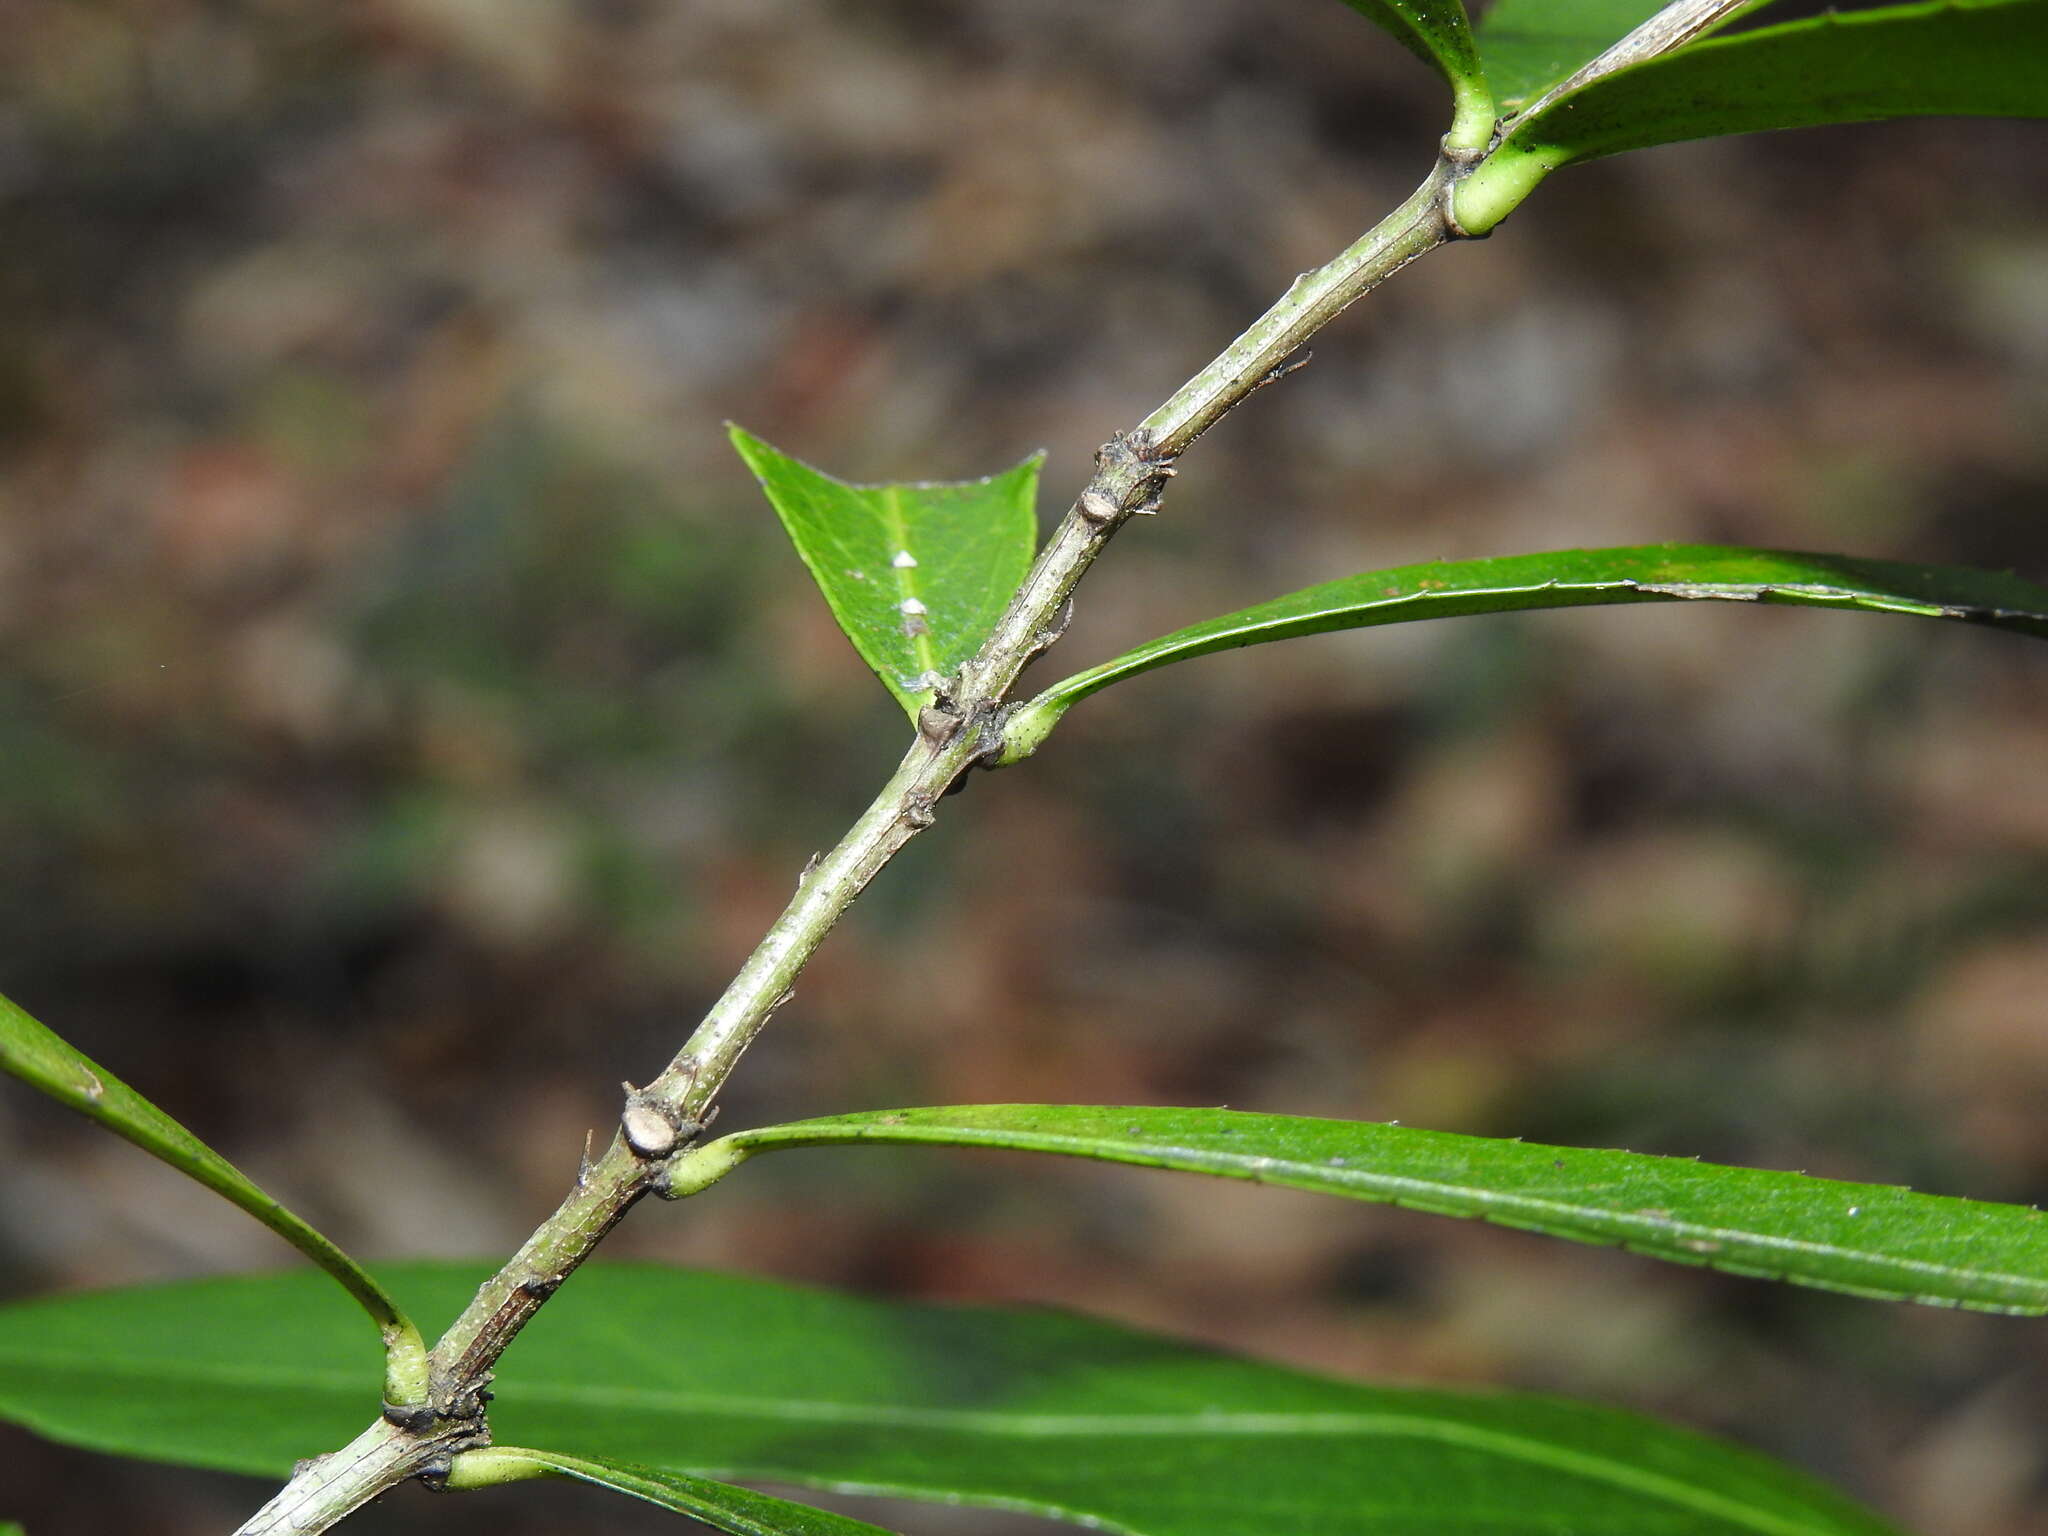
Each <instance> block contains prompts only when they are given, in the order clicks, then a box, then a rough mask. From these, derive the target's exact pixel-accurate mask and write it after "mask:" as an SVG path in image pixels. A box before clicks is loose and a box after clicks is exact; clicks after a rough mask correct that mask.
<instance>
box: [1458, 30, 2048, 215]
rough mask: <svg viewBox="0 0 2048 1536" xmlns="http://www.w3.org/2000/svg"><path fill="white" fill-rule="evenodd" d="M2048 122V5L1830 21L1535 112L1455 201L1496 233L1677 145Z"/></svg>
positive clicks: (1676, 57)
mask: <svg viewBox="0 0 2048 1536" xmlns="http://www.w3.org/2000/svg"><path fill="white" fill-rule="evenodd" d="M1950 116H1955V117H2044V116H2048V0H1930V3H1927V4H1922V5H1894V6H1885V7H1883V8H1881V9H1877V10H1868V11H1851V12H1846V13H1843V14H1835V13H1832V12H1830V13H1829V14H1827V15H1823V16H1816V17H1813V18H1811V19H1810V20H1806V21H1794V22H1787V23H1785V24H1784V25H1782V26H1776V27H1766V28H1762V29H1760V30H1758V31H1755V32H1748V33H1744V34H1742V35H1740V36H1736V37H1721V38H1713V39H1710V40H1708V41H1706V42H1701V43H1695V44H1693V45H1691V46H1690V47H1686V48H1682V49H1680V50H1679V51H1677V52H1675V53H1671V54H1668V55H1666V56H1664V57H1662V58H1657V59H1653V60H1651V61H1650V62H1648V63H1645V64H1640V65H1636V66H1634V67H1632V68H1629V69H1624V70H1620V71H1618V72H1616V73H1613V74H1609V75H1604V76H1602V77H1601V78H1600V79H1598V80H1595V81H1593V82H1592V83H1591V84H1589V85H1587V86H1585V87H1584V88H1582V89H1579V90H1575V91H1569V92H1566V93H1564V94H1561V95H1559V96H1556V97H1554V98H1552V99H1550V100H1549V101H1548V102H1547V103H1545V104H1544V105H1543V106H1542V109H1541V110H1539V111H1534V112H1530V113H1527V114H1525V115H1524V117H1523V118H1522V119H1521V120H1520V121H1518V122H1517V124H1516V125H1515V127H1514V129H1513V130H1512V131H1511V132H1510V133H1509V134H1508V136H1507V138H1506V139H1505V140H1504V141H1503V142H1502V143H1501V145H1500V147H1499V148H1498V149H1496V150H1495V151H1494V152H1493V154H1491V155H1490V156H1488V157H1487V159H1486V161H1485V162H1484V163H1483V164H1482V165H1480V166H1479V168H1478V169H1477V170H1475V171H1474V172H1473V173H1472V175H1471V176H1469V177H1468V178H1466V180H1465V181H1464V182H1462V183H1461V184H1460V185H1459V187H1458V189H1457V193H1456V200H1455V207H1456V212H1457V216H1458V222H1459V223H1460V224H1461V225H1462V226H1463V227H1464V228H1465V229H1466V230H1467V231H1468V232H1470V233H1473V234H1482V233H1484V232H1485V231H1487V230H1489V229H1491V228H1492V227H1493V226H1494V225H1495V224H1496V223H1498V222H1499V221H1500V219H1501V218H1502V217H1503V216H1505V215H1506V213H1507V212H1508V211H1509V210H1510V209H1512V208H1513V207H1514V206H1515V205H1516V204H1517V203H1519V202H1520V201H1521V200H1522V199H1523V198H1524V197H1526V196H1527V195H1528V193H1529V190H1530V189H1531V188H1532V187H1534V186H1535V184H1536V183H1537V182H1538V181H1539V180H1541V179H1542V178H1543V177H1544V176H1546V175H1548V174H1549V173H1550V172H1551V171H1554V170H1556V169H1557V168H1558V167H1560V166H1563V165H1569V164H1572V163H1573V162H1575V161H1580V160H1590V159H1593V158H1595V157H1597V156H1600V155H1612V154H1617V153H1619V152H1620V151H1622V150H1628V149H1642V148H1645V147H1646V146H1649V145H1652V144H1668V143H1671V142H1673V141H1675V140H1678V139H1699V138H1708V137H1712V136H1715V135H1719V134H1728V133H1756V132H1759V131H1761V130H1764V129H1771V128H1804V127H1812V126H1815V125H1818V124H1822V123H1856V122H1870V121H1873V120H1876V119H1880V118H1889V117H1950Z"/></svg>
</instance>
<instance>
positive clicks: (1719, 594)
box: [1003, 6, 2048, 763]
mask: <svg viewBox="0 0 2048 1536" xmlns="http://www.w3.org/2000/svg"><path fill="white" fill-rule="evenodd" d="M2044 9H2048V6H2044ZM1703 599H1705V600H1720V601H1728V602H1751V603H1793V604H1799V605H1802V606H1807V607H1815V608H1853V609H1863V610H1867V611H1870V612H1876V613H1903V614H1911V615H1915V616H1918V617H1921V618H1930V619H1958V620H1962V621H1964V622H1966V623H1972V624H1987V625H1990V626H1992V627H1993V628H1997V629H2009V630H2015V631H2017V632H2019V633H2021V634H2027V635H2037V636H2044V637H2048V587H2041V586H2037V585H2035V584H2034V583H2032V582H2028V581H2022V580H2020V579H2019V578H2018V577H2015V576H2008V575H2003V574H2001V573H1999V572H1996V571H1977V570H1968V569H1964V568H1961V567H1956V566H1933V565H1903V564H1900V563H1898V562H1896V561H1891V560H1860V559H1856V558H1854V557H1852V556H1848V555H1812V554H1797V553H1790V552H1786V551H1780V550H1768V549H1729V548H1721V547H1718V546H1714V545H1704V544H1649V545H1642V546H1639V547H1630V548H1621V549H1568V550H1560V551H1558V552H1556V553H1554V554H1542V555H1510V556H1507V557H1505V558H1502V559H1497V560H1456V561H1445V562H1438V563H1432V564H1428V565H1407V566H1401V567H1399V568H1398V569H1395V570H1387V571H1368V572H1366V573H1364V574H1363V575H1359V576H1346V577H1344V578H1342V579H1341V580H1338V581H1330V582H1324V583H1323V584H1322V585H1321V586H1315V587H1306V588H1303V589H1302V590H1301V591H1299V592H1293V593H1289V594H1288V595H1287V596H1286V597H1277V598H1274V599H1273V600H1272V601H1271V602H1266V603H1261V604H1259V605H1258V606H1257V607H1254V608H1244V609H1240V610H1239V611H1238V612H1236V613H1230V614H1225V615H1224V616H1223V617H1221V618H1217V619H1210V620H1208V621H1207V622H1205V623H1201V624H1194V625H1190V626H1189V627H1188V628H1186V629H1181V630H1175V631H1174V632H1173V633H1172V634H1170V635H1164V636H1162V637H1160V638H1159V639H1157V640H1153V641H1150V642H1148V643H1147V644H1145V645H1141V646H1139V647H1137V648H1136V649H1135V650H1130V651H1126V652H1124V654H1123V655H1121V656H1118V657H1116V658H1114V659H1113V660H1110V661H1106V662H1104V663H1102V665H1100V666H1098V667H1090V668H1089V669H1088V670H1087V671H1085V672H1077V673H1075V674H1074V675H1073V676H1072V677H1069V678H1065V679H1063V680H1062V681H1060V682H1057V683H1055V684H1053V686H1052V687H1050V688H1048V689H1046V691H1045V692H1044V693H1041V694H1040V695H1039V696H1038V697H1037V698H1035V699H1033V700H1032V701H1031V702H1030V703H1029V704H1026V705H1025V706H1024V707H1023V708H1022V709H1020V710H1019V711H1018V712H1017V713H1016V714H1015V715H1013V716H1012V717H1011V719H1010V723H1009V725H1008V727H1007V729H1006V732H1005V734H1006V736H1007V738H1008V741H1009V746H1008V748H1007V749H1006V750H1005V752H1004V754H1003V761H1004V762H1006V763H1007V762H1015V761H1017V760H1018V759H1019V758H1022V757H1026V756H1029V755H1030V753H1031V752H1033V751H1035V750H1036V749H1037V746H1038V744H1039V743H1040V742H1041V741H1043V740H1044V739H1045V737H1046V735H1047V734H1048V733H1049V732H1050V731H1051V730H1052V728H1053V726H1054V725H1056V724H1057V723H1058V721H1059V718H1060V716H1061V715H1063V714H1064V713H1065V712H1066V711H1067V709H1068V708H1069V707H1070V706H1071V705H1072V704H1073V703H1074V702H1075V701H1076V700H1078V699H1085V698H1086V697H1087V696H1088V695H1089V694H1091V693H1096V692H1099V691H1100V690H1102V689H1104V688H1107V687H1108V686H1109V685H1110V684H1111V683H1116V682H1121V681H1122V680H1123V679H1125V678H1127V677H1135V676H1136V675H1137V674H1138V673H1140V672H1149V671H1151V670H1152V669H1153V668H1154V667H1163V666H1166V665H1168V664H1169V663H1172V662H1176V661H1186V660H1188V659H1189V658H1190V657H1194V656H1206V655H1208V654H1210V653H1211V652H1214V651H1225V650H1232V649H1235V648H1237V647H1239V646H1246V645H1259V644H1263V643H1264V642H1266V641H1269V640H1287V639H1292V638H1294V637H1295V636H1298V635H1318V634H1324V633H1327V632H1329V631H1331V630H1338V629H1360V628H1364V627H1366V626H1369V625H1374V624H1399V623H1406V622H1408V621H1410V620H1414V619H1440V618H1452V617H1456V616H1460V615H1465V614H1477V613H1504V612H1507V611H1509V610H1512V609H1521V608H1576V607H1585V606H1590V605H1595V604H1611V603H1670V602H1693V601H1699V600H1703Z"/></svg>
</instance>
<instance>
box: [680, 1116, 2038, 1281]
mask: <svg viewBox="0 0 2048 1536" xmlns="http://www.w3.org/2000/svg"><path fill="white" fill-rule="evenodd" d="M721 1140H722V1141H723V1142H725V1143H728V1144H730V1147H731V1148H732V1149H734V1150H736V1151H738V1152H739V1153H740V1154H742V1155H744V1154H746V1153H751V1152H757V1151H766V1150H768V1149H770V1148H773V1147H791V1146H799V1147H803V1146H832V1145H852V1144H855V1143H924V1144H938V1145H943V1146H962V1147H967V1146H971V1147H1008V1148H1012V1149H1014V1150H1017V1151H1024V1152H1052V1153H1058V1154H1061V1155H1063V1156H1067V1157H1092V1158H1099V1159H1102V1160H1104V1161H1107V1162H1114V1163H1137V1164H1141V1165H1143V1166H1145V1167H1150V1168H1174V1169H1180V1170H1182V1171H1185V1172H1189V1173H1209V1174H1217V1175H1220V1176H1222V1177H1224V1178H1232V1179H1249V1180H1250V1181H1252V1182H1253V1183H1255V1184H1279V1185H1284V1186H1286V1187H1287V1188H1289V1189H1306V1190H1313V1191H1315V1192H1316V1193H1318V1194H1325V1195H1343V1196H1346V1197H1348V1198H1350V1199H1353V1200H1372V1201H1379V1202H1383V1203H1386V1204H1390V1205H1399V1206H1405V1207H1407V1208H1409V1209H1411V1210H1418V1211H1433V1212H1435V1213H1436V1214H1438V1215H1441V1216H1478V1217H1483V1218H1484V1219H1486V1220H1488V1221H1493V1222H1498V1223H1500V1224H1501V1225H1502V1226H1510V1227H1522V1228H1526V1229H1527V1230H1530V1231H1534V1232H1545V1233H1548V1234H1550V1235H1551V1236H1553V1237H1567V1238H1571V1239H1573V1240H1574V1241H1576V1242H1585V1243H1609V1244H1616V1245H1618V1246H1620V1247H1623V1248H1626V1249H1628V1250H1629V1251H1631V1252H1633V1253H1640V1254H1644V1255H1647V1256H1648V1257H1651V1258H1657V1259H1670V1260H1674V1261H1676V1262H1677V1263H1680V1264H1703V1265H1707V1266H1709V1267H1711V1268H1714V1269H1723V1270H1728V1271H1730V1272H1732V1273H1734V1274H1738V1275H1753V1276H1757V1277H1760V1278H1763V1279H1769V1280H1790V1281H1792V1282H1794V1283H1795V1284H1798V1285H1811V1286H1818V1287H1820V1288H1822V1289H1824V1290H1831V1291H1847V1292H1849V1293H1850V1294H1852V1295H1857V1296H1871V1297H1877V1298H1881V1299H1884V1300H1888V1301H1918V1302H1925V1303H1928V1304H1930V1305H1933V1306H1962V1307H1968V1308H1971V1309H1972V1310H1975V1311H1983V1312H2010V1313H2026V1314H2035V1315H2038V1314H2040V1313H2044V1312H2048V1216H2044V1215H2043V1213H2042V1212H2040V1211H2038V1210H2036V1209H2035V1208H2034V1207H2032V1206H2021V1205H1999V1204H1994V1203H1992V1202H1989V1201H1980V1200H1957V1199H1951V1198H1949V1197H1947V1196H1941V1195H1922V1194H1915V1193H1914V1192H1912V1191H1911V1190H1906V1189H1899V1188H1895V1187H1894V1186H1891V1185H1887V1184H1848V1183H1842V1182H1839V1181H1836V1180H1833V1179H1813V1178H1808V1177H1807V1176H1806V1175H1804V1174H1799V1173H1776V1172H1772V1171H1770V1170H1768V1169H1762V1168H1726V1167H1719V1166H1716V1165H1715V1164H1712V1163H1699V1162H1693V1161H1691V1160H1690V1159H1686V1158H1677V1157H1649V1156H1645V1155H1642V1154H1640V1153H1634V1152H1607V1151H1588V1150H1584V1149H1581V1148H1574V1147H1546V1146H1538V1145H1535V1144H1533V1143H1529V1142H1521V1141H1500V1140H1495V1139H1493V1138H1490V1137H1485V1136H1456V1135H1452V1134H1450V1133H1448V1132H1445V1131H1423V1130H1416V1129H1413V1128H1411V1127H1409V1126H1403V1125H1379V1124H1373V1123H1370V1122H1360V1121H1353V1120H1312V1119H1306V1118H1303V1117H1299V1116H1294V1115H1254V1114H1245V1113H1241V1112H1239V1111H1235V1110H1227V1109H1156V1108H1115V1107H1110V1108H1103V1107H1099V1106H1095V1105H1071V1104H971V1105H966V1106H962V1107H958V1108H949V1109H900V1110H891V1111H887V1112H880V1111H877V1112H874V1113H869V1114H857V1115H834V1116H831V1117H829V1118H827V1119H822V1120H800V1121H797V1122H796V1123H794V1124H791V1125H775V1126H768V1127H765V1128H763V1129H761V1130H753V1131H741V1132H739V1133H738V1134H736V1135H733V1136H727V1137H723V1138H721ZM703 1150H704V1155H705V1156H706V1157H707V1158H708V1159H720V1158H727V1159H729V1153H727V1152H724V1151H721V1150H720V1148H719V1144H718V1143H717V1142H714V1143H712V1144H711V1145H710V1146H708V1147H706V1148H705V1149H703ZM681 1172H682V1173H683V1175H684V1176H685V1177H687V1169H685V1170H682V1171H681Z"/></svg>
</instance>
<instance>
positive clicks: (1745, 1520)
mask: <svg viewBox="0 0 2048 1536" xmlns="http://www.w3.org/2000/svg"><path fill="white" fill-rule="evenodd" d="M8 1358H9V1359H10V1360H11V1361H12V1362H13V1363H14V1364H16V1365H17V1366H20V1365H38V1366H41V1367H42V1368H43V1369H46V1370H73V1371H77V1372H78V1373H80V1374H87V1375H91V1376H93V1377H95V1378H97V1379H99V1380H101V1381H105V1380H107V1379H113V1380H117V1381H118V1380H123V1379H126V1380H134V1381H138V1382H149V1383H152V1384H154V1385H156V1386H157V1387H158V1388H159V1389H161V1388H162V1387H163V1386H164V1385H165V1384H166V1383H167V1382H171V1381H178V1380H183V1381H186V1382H204V1383H207V1384H209V1385H220V1386H257V1385H261V1386H267V1387H270V1388H271V1389H273V1390H275V1389H277V1388H278V1387H280V1386H284V1387H289V1388H297V1389H299V1390H302V1391H303V1390H319V1391H331V1392H335V1393H337V1394H340V1393H345V1394H346V1395H347V1396H349V1397H351V1398H359V1397H363V1396H365V1393H366V1388H365V1380H366V1376H367V1375H368V1373H365V1375H364V1376H358V1375H353V1374H351V1375H348V1376H346V1377H343V1376H342V1375H341V1374H340V1373H338V1372H333V1371H302V1372H295V1373H290V1374H284V1373H280V1372H278V1371H276V1370H274V1369H267V1368H266V1369H258V1368H253V1367H246V1366H233V1365H222V1364H219V1363H216V1362H199V1361H191V1362H178V1364H177V1366H176V1368H175V1369H172V1370H164V1369H157V1370H150V1369H145V1368H142V1367H139V1366H135V1365H131V1364H126V1363H123V1362H109V1363H106V1364H99V1363H93V1364H90V1365H81V1364H80V1363H79V1362H78V1361H77V1360H76V1359H75V1358H73V1357H65V1358H63V1359H58V1360H49V1359H42V1358H39V1357H36V1356H33V1355H20V1354H14V1355H10V1356H9V1357H8ZM507 1384H508V1387H509V1389H510V1393H511V1394H512V1395H514V1400H516V1401H518V1402H519V1403H521V1404H522V1406H525V1407H527V1408H529V1409H530V1408H532V1407H534V1406H536V1405H538V1406H543V1407H545V1406H558V1407H562V1408H583V1409H591V1408H599V1409H603V1408H613V1409H628V1408H630V1409H636V1410H639V1411H641V1412H643V1413H644V1412H648V1411H655V1412H661V1411H666V1412H668V1413H672V1414H676V1415H679V1416H680V1415H692V1414H695V1415H704V1416H710V1417H717V1418H723V1419H728V1420H730V1419H735V1418H752V1419H756V1420H760V1421H762V1422H765V1423H769V1424H858V1425H883V1426H889V1427H894V1428H901V1429H929V1430H939V1431H946V1432H951V1433H959V1434H968V1435H983V1436H988V1437H991V1438H997V1439H1015V1440H1062V1439H1091V1440H1105V1439H1119V1438H1121V1439H1132V1438H1145V1439H1160V1438H1174V1439H1183V1440H1185V1439H1197V1438H1210V1439H1274V1438H1366V1439H1407V1440H1424V1441H1434V1442H1436V1443H1438V1444H1444V1445H1454V1446H1459V1447H1461V1448H1464V1449H1468V1450H1475V1451H1481V1452H1488V1453H1491V1454H1494V1455H1499V1456H1503V1457H1506V1458H1508V1459H1511V1460H1516V1461H1520V1462H1523V1463H1526V1464H1529V1465H1533V1466H1541V1467H1547V1468H1550V1469H1551V1470H1554V1471H1560V1472H1565V1473H1569V1474H1571V1475H1573V1476H1577V1477H1582V1478H1585V1479H1587V1480H1589V1481H1594V1482H1603V1483H1606V1484H1608V1485H1610V1486H1612V1487H1616V1488H1621V1489H1625V1490H1628V1491H1630V1492H1633V1493H1637V1494H1640V1495H1643V1496H1645V1497H1648V1498H1652V1499H1658V1500H1662V1501H1664V1502H1666V1503H1669V1504H1672V1505H1675V1506H1678V1507H1682V1508H1687V1509H1692V1510H1696V1511H1698V1512H1699V1513H1701V1514H1708V1515H1714V1516H1716V1517H1719V1518H1723V1519H1728V1520H1732V1521H1734V1522H1735V1523H1737V1524H1739V1525H1743V1526H1746V1527H1747V1528H1749V1529H1751V1530H1754V1531H1757V1532H1759V1533H1763V1536H1806V1533H1810V1532H1811V1531H1812V1530H1813V1529H1814V1527H1812V1526H1811V1525H1810V1524H1808V1523H1806V1522H1804V1521H1800V1520H1795V1519H1788V1518H1786V1517H1782V1516H1779V1515H1777V1514H1774V1513H1772V1512H1771V1511H1768V1510H1761V1509H1756V1508H1754V1507H1752V1506H1750V1505H1748V1504H1744V1503H1742V1502H1740V1501H1739V1500H1735V1499H1732V1498H1727V1497H1724V1496H1722V1495H1719V1494H1716V1493H1713V1492H1710V1491H1708V1490H1704V1489H1700V1488H1695V1487H1692V1486H1690V1485H1688V1484H1686V1483H1683V1482H1681V1481H1678V1480H1677V1479H1673V1478H1668V1477H1664V1476H1662V1475H1660V1474H1658V1473H1655V1472H1650V1471H1646V1470H1643V1469H1641V1468H1638V1467H1634V1466H1630V1465H1629V1464H1627V1463H1625V1462H1619V1461H1613V1460H1610V1459H1608V1458H1605V1457H1600V1456H1592V1455H1587V1454H1585V1453H1582V1452H1576V1451H1571V1450H1566V1449H1562V1448H1559V1447H1554V1446H1545V1445H1543V1444H1542V1443H1540V1442H1537V1441H1532V1440H1529V1439H1526V1438H1524V1437H1521V1436H1517V1435H1513V1434H1508V1433H1504V1432H1501V1431H1498V1430H1489V1429H1484V1428H1480V1427H1478V1426H1474V1425H1466V1424H1458V1423H1446V1422H1441V1421H1434V1420H1430V1419H1426V1418H1420V1417H1416V1416H1413V1415H1407V1414H1398V1413H1349V1412H1341V1411H1338V1412H1330V1411H1311V1412H1298V1413H1257V1412H1255V1413H1221V1414H1219V1413H1214V1412H1209V1411H1206V1410H1205V1411H1201V1412H1192V1413H1156V1412H1154V1413H1132V1414H1115V1413H1091V1414H1075V1413H1068V1414H1033V1413H1014V1412H1004V1411H1001V1410H991V1409H967V1408H911V1407H903V1406H892V1405H889V1404H877V1403H872V1402H832V1401H829V1400H822V1399H820V1400H809V1399H798V1398H749V1397H741V1396H737V1395H725V1394H718V1393H709V1392H685V1391H678V1390H673V1389H668V1388H659V1387H624V1388H621V1387H595V1386H581V1385H576V1384H568V1383H562V1382H548V1383H532V1382H524V1383H522V1382H519V1381H518V1380H517V1377H516V1376H514V1377H512V1378H510V1379H509V1380H508V1383H507ZM370 1390H374V1389H373V1388H372V1389H370ZM776 1475H779V1476H788V1475H789V1470H788V1469H787V1468H783V1469H780V1470H779V1471H778V1472H777V1474H776Z"/></svg>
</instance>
